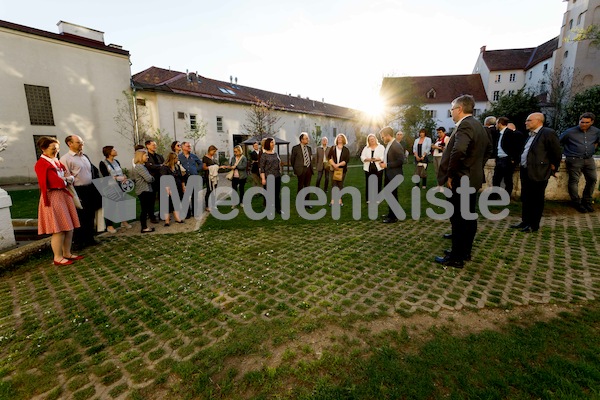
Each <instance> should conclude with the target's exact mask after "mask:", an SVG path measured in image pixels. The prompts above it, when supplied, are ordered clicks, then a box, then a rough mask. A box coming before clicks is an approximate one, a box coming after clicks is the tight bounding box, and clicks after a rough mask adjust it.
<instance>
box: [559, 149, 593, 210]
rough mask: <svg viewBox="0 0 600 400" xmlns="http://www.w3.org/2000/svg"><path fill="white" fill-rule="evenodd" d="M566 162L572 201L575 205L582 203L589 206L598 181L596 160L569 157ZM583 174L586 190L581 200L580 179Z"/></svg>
mask: <svg viewBox="0 0 600 400" xmlns="http://www.w3.org/2000/svg"><path fill="white" fill-rule="evenodd" d="M565 161H566V164H567V172H568V174H569V186H568V188H569V196H570V197H571V201H573V202H574V203H579V202H581V201H583V202H584V203H588V204H589V203H591V202H592V194H594V189H595V187H596V180H597V177H596V163H595V162H594V158H593V157H590V158H576V157H567V158H566V160H565ZM582 173H583V177H584V178H585V188H584V189H583V196H582V198H580V197H579V178H581V174H582Z"/></svg>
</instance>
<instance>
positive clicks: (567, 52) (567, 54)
mask: <svg viewBox="0 0 600 400" xmlns="http://www.w3.org/2000/svg"><path fill="white" fill-rule="evenodd" d="M567 57H569V50H567V51H565V54H564V55H563V58H567Z"/></svg>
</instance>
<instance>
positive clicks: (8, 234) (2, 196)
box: [0, 188, 17, 250]
mask: <svg viewBox="0 0 600 400" xmlns="http://www.w3.org/2000/svg"><path fill="white" fill-rule="evenodd" d="M10 206H12V199H11V198H10V196H9V194H8V193H7V192H6V190H4V189H1V188H0V250H4V249H6V248H9V247H12V246H14V245H15V244H17V241H16V240H15V231H14V229H13V225H12V219H11V218H10Z"/></svg>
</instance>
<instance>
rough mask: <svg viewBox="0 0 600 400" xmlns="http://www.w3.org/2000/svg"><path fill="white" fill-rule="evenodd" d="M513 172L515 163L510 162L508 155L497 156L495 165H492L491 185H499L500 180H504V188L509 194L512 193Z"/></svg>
mask: <svg viewBox="0 0 600 400" xmlns="http://www.w3.org/2000/svg"><path fill="white" fill-rule="evenodd" d="M514 172H515V164H514V163H513V162H512V160H511V158H510V157H503V158H497V159H496V167H494V177H493V178H492V185H494V186H500V184H501V183H502V181H504V189H506V191H507V192H508V195H509V196H510V195H512V192H513V173H514Z"/></svg>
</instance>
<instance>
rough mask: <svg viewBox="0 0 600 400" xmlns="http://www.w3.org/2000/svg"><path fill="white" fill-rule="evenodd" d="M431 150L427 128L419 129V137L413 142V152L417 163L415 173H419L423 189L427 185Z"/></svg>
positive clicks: (417, 185) (417, 184)
mask: <svg viewBox="0 0 600 400" xmlns="http://www.w3.org/2000/svg"><path fill="white" fill-rule="evenodd" d="M430 152H431V138H429V137H427V131H426V130H425V129H421V130H420V131H419V138H418V139H417V140H415V143H414V144H413V154H414V156H415V164H417V169H416V170H415V175H419V177H420V178H421V182H422V186H421V188H423V189H425V188H426V187H427V164H428V163H429V153H430ZM415 186H416V187H419V183H416V184H415Z"/></svg>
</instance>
